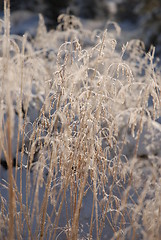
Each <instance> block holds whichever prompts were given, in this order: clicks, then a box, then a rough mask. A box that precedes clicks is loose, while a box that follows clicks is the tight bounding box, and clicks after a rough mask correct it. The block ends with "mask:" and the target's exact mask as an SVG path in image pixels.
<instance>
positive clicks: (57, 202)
mask: <svg viewBox="0 0 161 240" xmlns="http://www.w3.org/2000/svg"><path fill="white" fill-rule="evenodd" d="M4 3H5V18H4V21H1V23H2V31H1V52H2V54H1V61H2V65H1V69H0V79H1V82H0V83H1V88H0V91H1V101H0V107H1V113H2V114H1V116H0V136H1V143H0V150H1V160H6V162H7V166H8V172H9V174H8V176H9V182H8V183H4V184H3V186H4V187H6V188H7V189H8V191H9V202H6V201H5V199H4V197H3V195H0V204H1V205H0V206H1V208H0V209H1V215H0V221H1V227H0V234H1V236H3V237H4V236H5V235H8V238H9V239H14V238H16V239H21V238H29V239H38V238H39V239H62V238H66V239H73V240H76V239H82V238H84V239H87V238H88V239H101V237H102V236H105V234H107V235H108V234H109V235H108V236H109V238H111V237H112V236H113V238H114V239H118V238H119V239H135V238H136V237H137V236H139V237H142V238H144V239H147V237H149V239H157V238H159V234H160V203H159V196H160V188H159V186H160V184H159V182H160V170H159V168H158V166H159V156H157V155H159V149H157V152H155V156H154V155H149V152H150V153H152V151H151V150H149V149H153V150H154V146H153V144H152V143H151V142H149V141H150V137H151V134H152V133H154V132H155V131H157V130H156V125H157V124H156V122H154V120H155V119H156V118H158V117H159V114H160V113H159V110H160V82H159V76H160V75H159V73H158V71H157V69H156V66H157V65H156V63H155V62H154V51H155V49H154V47H152V48H151V49H150V50H149V52H148V53H146V52H145V51H144V46H143V43H142V42H140V41H139V40H135V41H134V40H133V41H130V42H129V43H127V44H125V45H123V46H122V47H121V48H120V49H119V47H118V46H119V34H120V28H119V26H118V25H117V24H116V23H113V22H108V23H107V30H105V31H104V32H102V31H99V30H96V31H94V32H90V31H85V30H84V29H83V27H82V25H81V23H80V21H79V20H78V19H76V18H75V17H74V16H68V15H61V16H60V17H59V20H60V25H59V26H58V29H57V30H52V31H50V32H47V30H46V27H45V25H44V20H43V17H42V16H41V15H40V22H39V27H38V30H37V35H36V36H35V38H34V39H32V40H31V41H30V42H29V40H28V38H27V36H26V35H25V36H23V37H20V36H12V35H10V33H9V29H10V22H9V1H5V2H4ZM62 26H63V28H62ZM111 26H114V28H111ZM61 30H63V31H61ZM116 39H117V40H116ZM117 41H118V42H117ZM150 101H151V106H150V104H149V102H150ZM33 112H34V114H33ZM16 124H17V128H15V126H16ZM29 126H30V127H29ZM157 127H158V125H157ZM159 131H160V128H159V127H158V132H159ZM159 136H160V135H159ZM153 138H154V141H155V142H156V141H157V140H156V138H155V136H154V137H153ZM140 140H141V141H142V142H143V143H142V145H140ZM146 144H147V146H146ZM13 146H16V147H15V149H16V151H13ZM156 146H157V145H156ZM143 147H144V149H143ZM155 150H156V149H155ZM14 158H15V165H16V166H15V170H14V171H13V173H12V160H13V159H14ZM147 173H148V174H147ZM156 179H157V180H156ZM42 193H43V194H42ZM40 196H41V198H40ZM88 196H90V201H91V205H90V206H89V207H88V213H89V216H88V219H87V224H88V225H87V226H88V227H87V226H85V225H86V221H85V219H84V218H83V215H82V211H83V209H84V208H85V205H86V204H87V202H86V198H88ZM88 201H89V200H88ZM151 206H152V207H151ZM8 209H9V211H8V213H7V210H8ZM151 214H153V217H154V218H155V221H154V222H152V221H150V220H149V219H148V218H149V216H150V215H151ZM8 223H9V224H8ZM82 224H83V225H84V226H82ZM107 226H108V229H110V232H109V233H108V232H106V231H107ZM156 228H157V232H156V231H155V229H156ZM104 229H105V231H104ZM111 230H112V231H113V234H111Z"/></svg>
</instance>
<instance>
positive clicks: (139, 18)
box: [0, 0, 161, 57]
mask: <svg viewBox="0 0 161 240" xmlns="http://www.w3.org/2000/svg"><path fill="white" fill-rule="evenodd" d="M10 1H11V13H12V19H11V23H12V26H11V27H12V28H11V32H13V33H16V34H23V33H24V32H26V31H28V32H30V33H31V34H33V35H34V34H35V31H36V27H37V24H38V13H42V14H43V15H44V17H45V22H46V25H47V27H48V29H51V28H55V27H56V25H57V17H58V16H59V14H61V13H70V14H74V15H76V16H78V17H79V18H81V19H82V20H83V22H84V25H87V27H88V26H89V27H90V26H92V27H93V28H94V26H100V28H101V26H102V27H103V26H104V25H103V24H104V23H105V22H106V21H107V20H112V21H113V20H114V21H116V22H117V23H118V24H119V25H120V26H121V29H122V31H123V33H125V35H124V36H125V37H126V38H127V40H128V38H139V39H141V40H143V41H144V42H145V44H146V48H147V49H148V48H149V47H150V45H151V44H153V45H154V46H156V55H157V56H159V57H161V1H160V0H132V1H131V0H27V1H26V0H10ZM0 15H1V16H3V0H0ZM91 22H92V24H91ZM98 23H99V24H98Z"/></svg>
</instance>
